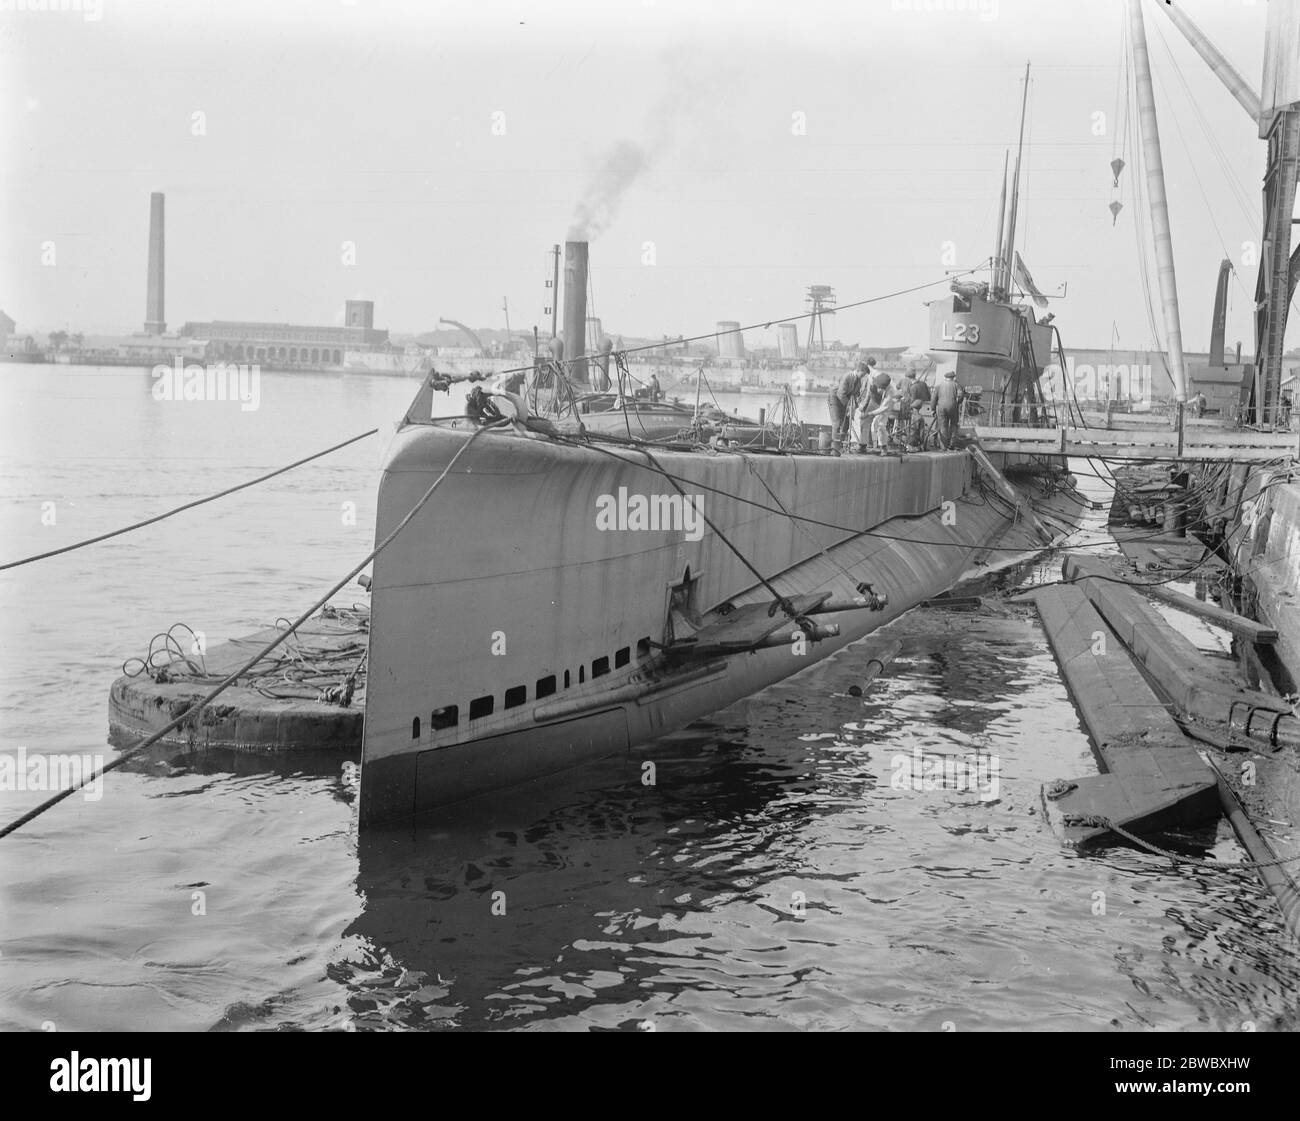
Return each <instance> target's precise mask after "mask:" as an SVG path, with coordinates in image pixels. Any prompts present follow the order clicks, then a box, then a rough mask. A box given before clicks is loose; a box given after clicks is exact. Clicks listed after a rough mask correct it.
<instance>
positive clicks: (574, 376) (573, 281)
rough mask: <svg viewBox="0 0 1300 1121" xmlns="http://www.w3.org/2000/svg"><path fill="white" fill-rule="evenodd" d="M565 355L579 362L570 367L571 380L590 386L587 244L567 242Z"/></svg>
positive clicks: (565, 261) (565, 244) (565, 266)
mask: <svg viewBox="0 0 1300 1121" xmlns="http://www.w3.org/2000/svg"><path fill="white" fill-rule="evenodd" d="M564 352H565V354H567V355H568V356H569V358H571V359H577V361H575V362H573V363H572V364H571V365H570V366H569V378H570V379H571V380H572V381H575V382H578V383H581V384H584V385H585V384H586V383H587V380H588V379H587V363H586V361H585V360H584V359H583V356H584V355H585V354H586V353H587V243H586V242H585V241H566V242H565V243H564Z"/></svg>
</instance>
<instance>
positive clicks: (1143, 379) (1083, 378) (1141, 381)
mask: <svg viewBox="0 0 1300 1121" xmlns="http://www.w3.org/2000/svg"><path fill="white" fill-rule="evenodd" d="M1043 376H1044V379H1045V381H1046V382H1047V384H1048V386H1049V387H1050V388H1051V390H1052V392H1053V393H1055V392H1057V389H1056V386H1057V382H1058V379H1060V378H1061V364H1060V363H1059V362H1053V363H1051V364H1049V365H1048V367H1047V368H1046V370H1044V371H1043ZM1060 386H1061V389H1063V390H1064V391H1065V392H1067V393H1068V392H1073V394H1074V396H1076V397H1078V398H1080V399H1081V400H1084V401H1110V400H1115V401H1147V402H1150V400H1151V364H1150V363H1149V362H1146V363H1142V364H1141V365H1139V364H1138V363H1136V362H1133V363H1122V362H1121V363H1118V364H1114V365H1108V364H1106V363H1102V364H1101V365H1100V366H1094V365H1092V363H1090V362H1079V363H1076V362H1075V361H1074V358H1073V356H1067V357H1066V359H1065V378H1064V379H1063V380H1061V381H1060Z"/></svg>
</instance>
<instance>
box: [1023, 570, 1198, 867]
mask: <svg viewBox="0 0 1300 1121" xmlns="http://www.w3.org/2000/svg"><path fill="white" fill-rule="evenodd" d="M1035 603H1036V606H1037V608H1038V613H1039V617H1040V618H1041V619H1042V621H1043V627H1044V629H1045V630H1046V632H1047V638H1048V642H1049V643H1050V645H1051V647H1052V652H1053V654H1054V655H1055V656H1056V661H1057V664H1058V665H1059V666H1060V667H1061V673H1062V676H1063V677H1064V678H1065V680H1066V684H1067V686H1068V687H1069V689H1070V695H1071V698H1072V699H1073V700H1074V702H1075V704H1076V705H1077V707H1078V709H1079V713H1080V716H1081V717H1082V719H1083V724H1084V727H1085V728H1086V729H1087V731H1088V737H1089V740H1090V742H1091V744H1092V750H1093V755H1094V756H1095V757H1096V759H1097V763H1098V766H1099V767H1100V768H1101V769H1102V770H1103V771H1104V772H1106V773H1105V774H1103V775H1100V776H1092V777H1087V778H1082V779H1074V780H1071V781H1072V783H1073V789H1072V790H1070V791H1069V792H1068V793H1066V794H1065V795H1063V796H1061V797H1059V798H1057V797H1052V796H1051V794H1050V793H1049V790H1048V788H1046V787H1045V788H1044V793H1043V809H1044V812H1045V814H1046V816H1047V819H1048V820H1049V822H1051V823H1052V824H1053V827H1054V828H1055V829H1056V831H1057V832H1058V834H1059V835H1061V836H1062V837H1063V838H1064V839H1065V840H1066V841H1067V842H1069V843H1071V844H1075V845H1085V844H1088V843H1091V842H1094V841H1096V840H1098V839H1100V838H1101V837H1102V836H1105V835H1106V831H1105V830H1102V829H1099V828H1097V827H1095V826H1080V825H1077V824H1070V819H1071V818H1072V817H1073V818H1077V817H1078V816H1081V815H1095V816H1099V817H1104V818H1106V819H1107V820H1109V821H1112V822H1115V823H1116V824H1118V825H1120V826H1122V827H1123V828H1125V829H1127V830H1128V831H1129V832H1132V833H1142V832H1151V831H1155V830H1159V829H1167V828H1170V827H1172V826H1174V825H1193V824H1197V823H1199V822H1202V821H1208V820H1212V819H1213V817H1214V816H1215V815H1216V814H1217V812H1218V790H1217V786H1216V784H1215V781H1214V777H1213V775H1212V774H1211V773H1210V772H1209V770H1208V768H1206V766H1205V764H1204V762H1203V761H1202V760H1201V759H1200V757H1199V756H1198V755H1197V752H1196V747H1195V744H1194V743H1193V741H1191V740H1189V739H1188V738H1187V737H1186V736H1185V735H1184V734H1183V732H1182V729H1181V728H1179V727H1178V724H1177V722H1176V721H1175V720H1174V718H1173V717H1172V716H1171V715H1170V713H1169V711H1168V709H1167V708H1166V706H1165V704H1164V702H1163V701H1161V699H1160V698H1159V697H1158V696H1157V695H1156V693H1155V691H1154V690H1153V689H1152V688H1151V687H1150V686H1149V685H1147V683H1146V681H1145V680H1144V679H1143V677H1142V675H1141V673H1139V672H1138V670H1137V667H1136V666H1135V665H1134V664H1133V661H1132V659H1131V658H1130V657H1129V656H1128V653H1127V652H1126V651H1125V649H1124V645H1123V643H1122V642H1120V640H1119V638H1118V637H1117V636H1116V635H1115V633H1114V632H1113V631H1112V630H1111V629H1110V628H1109V627H1108V626H1107V625H1106V623H1105V622H1104V621H1103V620H1102V617H1101V615H1100V614H1099V613H1098V612H1097V610H1096V608H1094V607H1093V606H1092V604H1091V603H1089V602H1088V599H1087V597H1086V596H1085V595H1084V594H1083V592H1082V591H1081V590H1080V589H1078V588H1075V587H1070V586H1063V587H1052V588H1045V589H1043V590H1042V591H1041V592H1039V593H1038V595H1037V596H1036V597H1035Z"/></svg>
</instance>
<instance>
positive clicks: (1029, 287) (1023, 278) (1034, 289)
mask: <svg viewBox="0 0 1300 1121" xmlns="http://www.w3.org/2000/svg"><path fill="white" fill-rule="evenodd" d="M1016 283H1017V284H1019V285H1020V287H1021V288H1022V289H1024V291H1026V292H1028V293H1029V295H1030V296H1032V297H1033V300H1034V303H1035V304H1037V305H1038V306H1039V307H1046V306H1047V297H1046V296H1044V295H1043V294H1042V293H1041V292H1040V291H1039V290H1038V285H1036V284H1035V283H1034V278H1033V277H1032V276H1030V275H1029V270H1028V269H1027V268H1025V262H1024V261H1022V260H1021V259H1020V252H1019V251H1018V250H1017V252H1016Z"/></svg>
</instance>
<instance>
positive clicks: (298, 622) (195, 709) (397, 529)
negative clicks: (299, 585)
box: [0, 428, 488, 837]
mask: <svg viewBox="0 0 1300 1121" xmlns="http://www.w3.org/2000/svg"><path fill="white" fill-rule="evenodd" d="M486 431H488V429H486V428H476V429H475V430H474V431H473V432H472V433H470V437H469V439H468V440H466V441H465V442H464V443H463V444H461V446H460V447H459V448H457V449H456V454H455V455H453V456H452V457H451V459H450V460H448V462H447V466H446V467H444V468H443V470H442V473H441V474H440V475H439V476H438V477H437V478H436V479H434V481H433V482H432V483H431V484H430V485H429V489H428V490H426V491H425V492H424V494H423V495H421V496H420V498H419V499H418V500H417V501H416V503H415V505H414V506H412V507H411V509H410V512H409V513H408V514H407V515H406V517H404V518H403V519H402V520H401V521H400V522H398V523H397V525H396V526H394V527H393V531H392V532H391V533H390V534H389V535H388V536H387V537H385V538H384V539H383V540H382V541H381V542H380V543H379V544H378V545H376V546H375V547H374V548H373V549H372V550H371V551H370V552H369V553H368V554H367V555H366V557H365V558H364V559H363V560H362V561H361V562H360V563H359V564H357V565H356V566H355V567H354V568H353V569H352V571H351V572H349V573H348V574H347V575H346V576H344V577H343V579H341V580H340V581H339V582H338V583H336V584H335V585H334V586H333V587H332V588H330V590H329V591H328V592H326V593H325V594H324V595H323V596H321V597H320V599H318V600H317V601H316V602H315V603H313V604H312V605H311V606H310V607H309V608H307V610H306V611H304V612H303V613H302V614H301V615H299V616H298V618H297V619H295V620H294V621H293V622H291V623H290V624H289V626H288V627H287V629H285V630H282V631H280V633H279V634H277V635H276V637H275V638H273V639H272V640H271V641H270V642H268V643H267V644H266V645H265V646H263V647H262V648H261V649H260V650H259V651H258V652H257V653H256V654H254V655H253V656H252V658H250V659H249V660H248V661H246V662H245V663H244V664H243V665H241V666H240V667H239V668H238V669H236V670H234V671H232V672H231V673H230V674H229V675H227V676H226V677H225V678H224V679H223V680H222V681H221V683H220V684H219V685H217V686H216V687H215V688H213V689H211V690H209V691H208V692H207V693H206V694H204V696H202V697H201V698H200V699H199V700H197V701H195V702H194V703H193V704H191V705H188V706H187V707H186V709H185V711H184V712H182V713H181V714H180V715H179V716H177V717H176V718H175V719H173V720H171V721H169V722H168V723H167V724H165V725H163V727H161V728H159V729H158V731H156V732H154V733H153V734H152V735H150V736H149V737H148V738H146V739H145V740H144V741H143V742H142V743H139V744H137V745H136V746H135V747H133V748H130V749H128V750H127V751H124V752H122V754H121V755H119V756H118V757H117V758H116V759H113V760H110V761H109V762H108V763H105V764H104V765H103V766H101V767H97V768H95V769H94V770H93V771H92V772H91V773H90V774H88V775H84V776H83V777H82V778H81V781H80V782H77V783H74V784H73V785H71V786H68V787H67V788H66V789H64V790H60V791H59V792H58V793H57V794H55V795H53V796H52V797H50V798H47V799H45V801H43V802H42V803H41V804H40V805H38V806H35V807H33V808H32V809H30V810H28V811H27V812H26V813H24V814H21V815H20V816H18V817H16V818H14V819H13V820H12V821H10V822H8V823H7V824H6V825H4V826H0V837H7V836H8V835H9V834H10V833H12V832H13V831H14V830H15V829H19V828H21V827H22V826H24V825H26V824H27V823H28V822H29V821H31V820H33V819H34V818H37V817H40V815H41V814H43V813H45V811H46V810H49V809H51V808H53V807H54V806H56V805H58V803H59V802H62V801H63V799H65V798H70V797H71V796H72V795H73V794H75V793H76V792H77V791H78V790H80V789H82V788H83V787H85V786H88V785H89V784H90V783H92V782H95V781H96V780H97V779H99V778H102V777H103V776H104V775H105V774H107V773H108V772H109V771H114V770H116V769H117V768H118V767H120V766H122V764H123V763H126V762H127V761H128V760H130V759H133V758H134V757H135V756H137V755H139V754H140V752H142V751H144V750H145V749H146V748H148V747H152V746H153V745H154V744H155V743H157V742H158V741H159V740H160V739H162V738H163V736H165V735H166V734H167V733H168V732H171V731H173V730H175V729H176V728H179V727H180V726H181V725H182V724H184V723H186V722H187V721H189V720H192V719H193V718H194V717H195V716H197V715H198V714H199V713H200V712H201V711H202V710H203V709H205V708H207V706H208V705H210V704H211V703H212V702H213V701H214V700H216V699H217V697H219V696H220V695H221V694H222V693H224V692H225V691H226V690H227V689H229V688H230V687H231V686H232V685H234V684H235V683H236V682H237V681H238V680H239V679H240V678H241V677H242V676H244V675H245V674H246V673H248V671H249V670H251V669H252V668H253V667H254V666H255V665H256V664H257V663H258V662H260V661H261V660H262V659H263V658H265V657H266V656H267V655H268V654H270V653H271V651H272V650H274V649H275V648H276V647H277V646H280V645H281V644H282V643H284V642H285V641H287V640H288V638H289V636H290V635H292V634H293V633H294V632H295V631H297V629H298V628H299V627H301V626H302V625H303V623H305V622H307V620H308V619H310V618H311V617H312V616H313V615H315V614H316V612H317V611H319V610H320V609H321V608H323V607H324V606H325V605H326V604H327V603H328V602H329V601H330V600H331V599H332V598H333V597H334V596H336V595H337V594H338V593H339V592H340V591H342V590H343V588H344V587H346V586H347V585H348V584H349V583H350V582H351V581H352V580H353V579H355V577H356V576H357V575H359V574H360V572H361V571H362V570H363V569H364V568H365V567H366V565H368V564H369V563H370V562H371V561H373V560H374V559H375V557H377V556H379V554H380V553H382V552H383V551H384V550H385V549H387V548H388V546H389V545H391V544H392V543H393V541H394V540H396V538H397V535H398V534H399V533H401V532H402V530H403V529H405V528H406V526H407V525H409V524H410V522H411V520H412V519H413V518H414V517H415V515H416V514H418V513H419V512H420V511H421V510H422V509H424V506H425V504H426V503H427V502H428V501H429V499H430V498H432V497H433V492H434V491H436V490H437V489H438V487H439V486H440V485H441V484H442V481H443V480H444V479H445V478H446V477H447V476H448V475H449V474H450V473H451V469H452V468H453V467H454V466H455V465H456V461H457V460H458V459H460V457H461V456H462V455H464V454H465V452H466V451H467V450H468V449H469V447H470V445H471V444H473V443H474V441H475V440H477V439H478V438H479V437H480V436H481V435H483V433H484V432H486ZM367 435H369V433H367Z"/></svg>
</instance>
